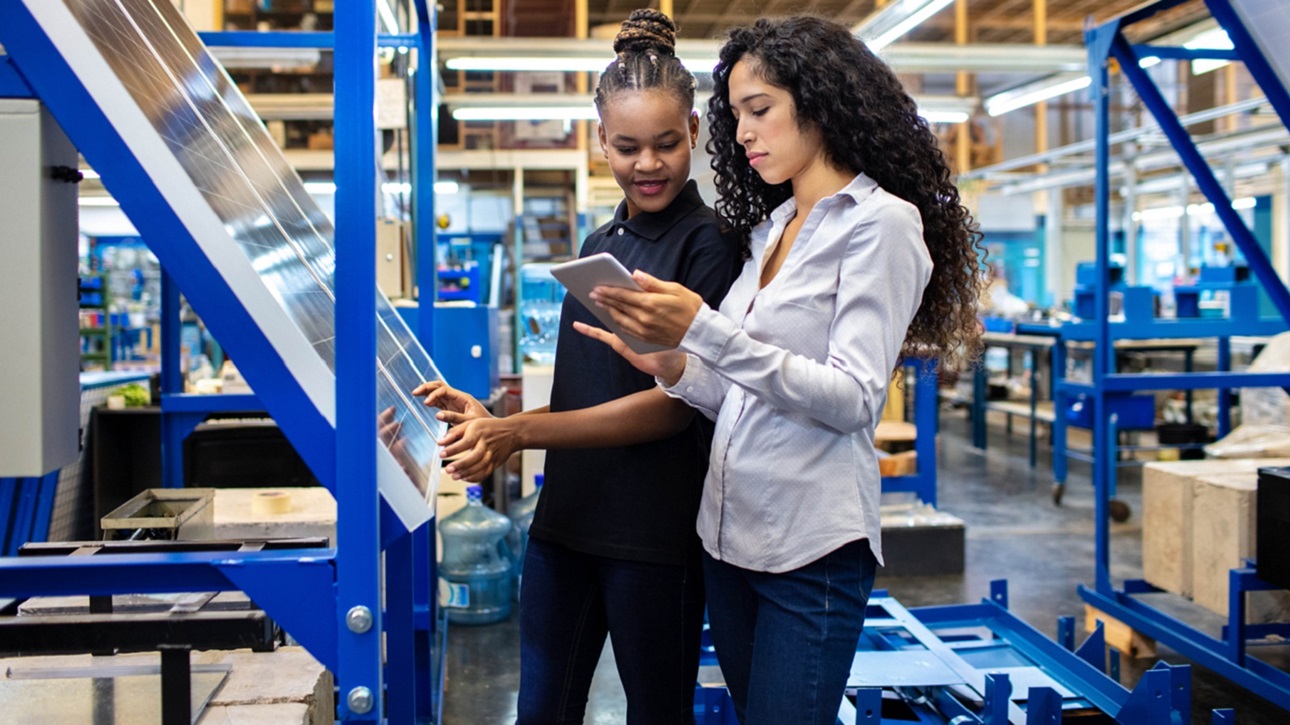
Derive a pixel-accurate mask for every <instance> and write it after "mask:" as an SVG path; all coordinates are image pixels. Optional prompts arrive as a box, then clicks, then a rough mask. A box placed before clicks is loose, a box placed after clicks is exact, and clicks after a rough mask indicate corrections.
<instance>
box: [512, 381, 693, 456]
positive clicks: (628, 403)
mask: <svg viewBox="0 0 1290 725" xmlns="http://www.w3.org/2000/svg"><path fill="white" fill-rule="evenodd" d="M541 411H542V412H541V413H539V412H538V411H537V410H534V411H531V412H528V413H527V414H525V415H524V416H523V420H522V421H520V420H516V421H515V423H517V424H518V427H517V431H516V433H517V438H518V439H519V441H520V445H521V447H522V448H525V449H531V448H542V449H560V448H605V447H610V446H628V445H634V444H637V443H648V442H651V441H656V440H661V439H663V438H667V437H669V436H673V435H676V434H677V433H680V432H681V431H682V430H684V429H685V427H686V426H687V425H689V424H690V420H691V419H692V418H693V417H694V409H693V408H691V407H690V406H688V405H686V404H685V403H683V402H682V401H680V400H676V399H673V398H671V397H669V396H668V395H666V394H664V393H663V391H661V390H659V389H658V388H650V389H649V390H644V391H641V392H639V393H634V394H632V395H628V396H625V397H622V398H619V399H617V400H611V401H609V402H607V403H602V404H600V405H597V406H593V407H591V408H583V409H581V410H568V411H561V412H558V413H552V412H550V410H549V408H543V409H541ZM514 417H515V416H512V418H514Z"/></svg>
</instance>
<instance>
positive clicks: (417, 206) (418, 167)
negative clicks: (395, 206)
mask: <svg viewBox="0 0 1290 725" xmlns="http://www.w3.org/2000/svg"><path fill="white" fill-rule="evenodd" d="M416 8H417V22H418V23H419V31H420V32H418V33H417V45H416V48H417V73H416V78H415V86H414V88H415V91H416V95H415V101H414V103H415V108H416V127H415V133H414V134H413V136H412V194H413V197H412V199H413V205H412V222H413V230H414V237H415V239H416V244H417V246H416V249H417V256H416V265H417V269H416V275H417V289H418V290H419V292H418V297H417V300H418V302H419V304H420V314H419V315H418V316H417V329H416V330H415V331H414V332H415V333H416V335H417V338H418V339H420V341H421V346H422V347H424V348H425V349H426V350H429V351H430V356H431V357H432V358H433V357H434V356H435V355H436V354H438V352H439V351H438V350H435V349H434V303H435V301H436V300H437V299H438V298H439V294H438V290H439V274H438V262H439V260H438V256H439V248H438V245H437V244H436V241H435V240H436V234H437V231H436V230H437V226H436V221H435V206H434V201H435V200H434V181H435V176H436V174H435V162H434V152H435V147H436V145H437V144H438V143H439V108H438V106H439V98H438V97H439V87H438V83H437V82H436V76H437V74H438V72H439V71H438V68H439V66H438V63H436V62H435V47H434V43H435V30H436V27H437V25H438V18H437V16H435V15H434V14H433V10H432V8H431V6H429V5H428V4H427V3H426V0H416Z"/></svg>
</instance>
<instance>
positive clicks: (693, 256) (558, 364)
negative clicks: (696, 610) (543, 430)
mask: <svg viewBox="0 0 1290 725" xmlns="http://www.w3.org/2000/svg"><path fill="white" fill-rule="evenodd" d="M721 229H722V227H721V223H720V221H719V220H718V219H717V215H716V213H715V212H713V211H712V210H711V209H709V208H708V207H707V206H705V205H704V203H703V199H702V198H701V197H700V196H699V190H698V187H697V185H696V184H695V183H694V181H690V182H689V183H688V184H686V186H685V188H684V189H683V190H682V191H681V193H680V194H678V195H677V197H676V199H674V200H673V201H672V203H671V204H670V205H668V207H667V208H666V209H664V210H663V211H661V212H658V213H653V214H651V213H640V214H637V215H636V216H635V217H633V218H631V219H628V218H627V205H626V202H623V203H620V204H619V205H618V210H617V212H616V213H615V214H614V220H613V221H611V222H609V223H608V224H606V225H604V226H602V227H600V228H599V229H597V230H596V231H594V232H592V233H591V234H590V235H589V236H588V237H587V239H586V241H585V242H583V245H582V251H581V253H580V254H581V256H587V255H590V254H596V253H598V252H609V253H610V254H612V255H614V256H615V257H617V258H618V259H619V261H621V262H622V263H623V265H624V266H625V267H627V269H642V270H645V271H646V272H649V273H650V274H652V275H654V276H655V277H658V278H659V279H663V280H670V281H675V282H680V283H681V284H684V285H685V286H686V287H688V288H690V289H691V290H693V291H695V292H697V293H699V294H700V295H702V296H703V299H704V300H705V301H706V302H707V303H708V304H709V305H711V306H712V307H713V308H716V307H717V306H718V305H720V304H721V300H722V298H723V297H725V294H726V290H728V289H729V288H730V285H731V283H732V282H734V279H735V277H736V276H738V274H739V271H740V269H741V268H742V266H743V260H742V258H741V254H740V251H739V244H738V242H737V240H736V239H735V237H734V236H733V235H730V234H723V233H722V231H721ZM575 321H576V322H584V323H586V324H588V325H596V326H602V325H600V322H599V321H597V320H596V318H595V317H594V316H593V315H592V314H591V312H590V311H588V310H587V308H586V307H584V306H583V305H582V303H581V302H579V301H578V300H577V299H575V298H574V297H573V296H572V295H566V296H565V299H564V306H563V307H562V308H561V312H560V335H559V339H558V341H557V343H556V357H555V375H554V378H553V380H552V386H551V411H552V412H557V411H564V410H578V409H581V408H589V407H591V406H594V405H599V404H600V403H605V402H608V401H611V400H616V399H618V398H621V397H623V396H625V395H630V394H632V393H636V392H640V391H642V390H647V389H649V388H652V387H654V384H655V383H654V378H653V377H651V376H649V375H646V374H644V373H642V372H640V371H639V370H637V369H636V368H634V367H632V366H631V364H630V363H628V362H627V361H626V360H624V359H623V358H622V357H621V356H620V355H618V354H617V353H615V352H614V351H613V350H612V349H610V348H609V346H608V345H604V344H602V343H600V342H597V341H595V340H592V339H591V338H589V337H586V336H585V335H581V334H579V333H578V332H576V331H575V330H574V329H573V323H574V322H575ZM711 431H712V427H711V423H710V422H709V421H708V420H707V419H706V418H705V417H704V416H703V415H702V414H699V413H696V414H695V416H694V419H693V420H692V421H691V423H690V425H689V427H688V428H686V429H685V430H684V431H682V432H681V433H678V434H677V435H675V436H672V437H671V438H667V439H664V440H660V441H655V442H652V443H642V444H638V445H632V446H625V447H616V448H590V449H573V450H551V451H548V452H547V455H546V469H545V472H544V473H545V477H546V480H545V485H544V487H543V489H542V497H541V498H540V499H538V506H537V512H536V514H535V515H534V518H533V524H532V527H531V528H530V530H529V533H530V535H531V536H533V537H536V538H538V539H542V540H546V541H552V542H555V543H558V544H562V545H564V546H566V547H568V548H570V549H573V550H575V551H580V552H583V553H588V554H594V555H597V556H608V557H614V558H618V559H629V560H633V561H647V562H655V563H664V564H684V563H690V562H693V561H695V560H696V559H697V556H698V552H699V551H700V549H699V537H698V535H697V534H696V533H695V522H696V520H697V517H698V512H699V499H700V496H701V494H702V491H703V479H704V476H705V475H706V473H707V469H708V451H709V443H710V441H711Z"/></svg>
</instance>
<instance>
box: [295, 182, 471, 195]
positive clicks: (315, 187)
mask: <svg viewBox="0 0 1290 725" xmlns="http://www.w3.org/2000/svg"><path fill="white" fill-rule="evenodd" d="M434 190H435V193H436V194H456V193H457V192H458V191H459V190H460V187H459V185H458V184H457V182H455V181H436V182H434ZM305 191H307V192H309V193H310V194H335V193H336V184H335V183H333V182H330V181H306V182H305ZM381 191H382V192H383V193H386V194H410V193H411V192H412V184H410V183H408V182H406V181H404V182H399V181H387V182H385V183H384V184H381Z"/></svg>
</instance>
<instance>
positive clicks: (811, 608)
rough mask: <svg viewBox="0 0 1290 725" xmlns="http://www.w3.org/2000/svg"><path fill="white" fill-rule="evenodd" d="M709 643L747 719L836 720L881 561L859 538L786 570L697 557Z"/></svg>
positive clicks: (756, 723)
mask: <svg viewBox="0 0 1290 725" xmlns="http://www.w3.org/2000/svg"><path fill="white" fill-rule="evenodd" d="M703 565H704V566H703V569H704V579H705V581H706V583H707V591H708V621H709V627H710V629H711V634H712V643H713V645H714V646H715V647H716V650H717V661H718V662H719V663H720V664H721V674H722V675H724V676H725V680H726V687H728V688H729V690H730V697H731V699H732V700H734V704H735V715H736V717H738V718H739V722H741V723H745V725H763V724H766V725H778V724H780V723H795V724H798V723H800V724H801V725H808V724H810V723H818V724H819V725H833V723H835V722H836V721H837V717H838V708H839V707H840V706H841V704H842V695H843V693H844V691H845V689H846V683H847V677H848V676H849V675H850V673H851V663H852V661H853V660H854V659H855V653H856V645H857V643H858V642H859V641H860V631H861V630H862V629H864V615H865V606H866V604H868V601H869V593H870V592H871V591H872V590H873V579H874V574H875V573H876V572H877V568H878V562H877V560H876V559H874V556H873V553H872V552H871V551H870V550H869V542H868V540H866V539H861V540H859V541H853V542H851V543H849V544H846V545H844V546H842V547H841V548H839V549H835V550H834V551H832V552H830V553H828V554H826V555H825V556H823V557H821V558H819V559H816V560H815V561H813V562H811V563H809V564H807V565H805V566H803V567H801V568H799V569H794V570H792V571H788V572H783V573H780V574H771V573H767V572H760V571H750V570H748V569H741V568H739V567H737V566H733V565H731V564H727V563H725V562H720V561H717V560H716V559H713V558H712V557H711V556H709V555H708V554H707V553H705V554H704V557H703Z"/></svg>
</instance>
